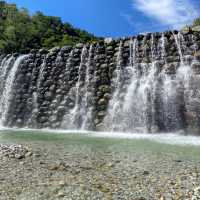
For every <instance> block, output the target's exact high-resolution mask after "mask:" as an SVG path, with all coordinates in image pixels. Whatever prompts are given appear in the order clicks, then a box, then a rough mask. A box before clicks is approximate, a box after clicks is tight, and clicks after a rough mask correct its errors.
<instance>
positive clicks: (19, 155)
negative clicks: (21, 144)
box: [15, 154, 24, 160]
mask: <svg viewBox="0 0 200 200" xmlns="http://www.w3.org/2000/svg"><path fill="white" fill-rule="evenodd" d="M15 158H17V159H19V160H20V159H22V158H24V155H21V154H15Z"/></svg>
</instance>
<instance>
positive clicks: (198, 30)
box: [192, 26, 200, 32]
mask: <svg viewBox="0 0 200 200" xmlns="http://www.w3.org/2000/svg"><path fill="white" fill-rule="evenodd" d="M192 31H193V32H200V26H194V27H192Z"/></svg>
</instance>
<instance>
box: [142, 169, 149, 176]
mask: <svg viewBox="0 0 200 200" xmlns="http://www.w3.org/2000/svg"><path fill="white" fill-rule="evenodd" d="M149 174H150V173H149V171H146V170H145V171H143V173H142V175H144V176H147V175H149Z"/></svg>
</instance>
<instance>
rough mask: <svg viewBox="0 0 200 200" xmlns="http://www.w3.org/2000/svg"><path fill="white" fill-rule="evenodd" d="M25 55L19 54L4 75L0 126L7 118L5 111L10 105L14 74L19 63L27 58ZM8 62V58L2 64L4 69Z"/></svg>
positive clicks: (6, 111)
mask: <svg viewBox="0 0 200 200" xmlns="http://www.w3.org/2000/svg"><path fill="white" fill-rule="evenodd" d="M27 57H28V56H27V55H22V56H19V57H18V58H17V59H16V61H15V62H14V65H13V66H12V68H11V70H10V72H9V74H8V76H7V77H6V81H5V87H4V90H3V93H2V96H1V103H0V110H1V122H0V124H1V126H2V125H3V124H4V123H5V121H6V118H7V113H8V110H9V107H10V101H11V98H12V88H13V84H14V81H15V76H16V72H17V70H18V67H19V65H20V63H21V62H22V61H23V60H24V59H25V58H27ZM9 63H10V59H9V60H8V62H7V63H6V64H5V65H4V68H5V69H6V68H7V67H8V65H9Z"/></svg>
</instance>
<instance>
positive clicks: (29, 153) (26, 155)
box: [25, 151, 33, 158]
mask: <svg viewBox="0 0 200 200" xmlns="http://www.w3.org/2000/svg"><path fill="white" fill-rule="evenodd" d="M32 155H33V152H31V151H29V152H27V153H26V154H25V158H27V157H31V156H32Z"/></svg>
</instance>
